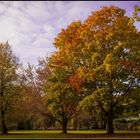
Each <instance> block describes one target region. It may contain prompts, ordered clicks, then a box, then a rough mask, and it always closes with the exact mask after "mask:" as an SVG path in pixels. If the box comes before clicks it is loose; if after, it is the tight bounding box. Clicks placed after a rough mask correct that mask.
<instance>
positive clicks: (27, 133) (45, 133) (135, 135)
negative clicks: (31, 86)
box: [0, 130, 140, 139]
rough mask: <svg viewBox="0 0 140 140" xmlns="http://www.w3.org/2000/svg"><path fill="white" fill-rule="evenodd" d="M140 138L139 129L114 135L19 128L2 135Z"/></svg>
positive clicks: (93, 131) (89, 131) (96, 131)
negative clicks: (63, 132)
mask: <svg viewBox="0 0 140 140" xmlns="http://www.w3.org/2000/svg"><path fill="white" fill-rule="evenodd" d="M98 137H99V138H112V137H113V138H119V137H123V138H124V137H125V138H140V132H138V131H115V134H113V135H107V134H106V131H105V130H101V131H100V130H78V131H73V130H70V131H68V133H67V134H62V131H61V130H17V131H9V133H8V134H7V135H0V139H3V138H98Z"/></svg>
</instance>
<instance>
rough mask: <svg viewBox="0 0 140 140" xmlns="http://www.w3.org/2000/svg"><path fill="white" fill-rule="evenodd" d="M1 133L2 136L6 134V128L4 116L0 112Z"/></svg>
mask: <svg viewBox="0 0 140 140" xmlns="http://www.w3.org/2000/svg"><path fill="white" fill-rule="evenodd" d="M1 131H2V134H7V133H8V132H7V128H6V123H5V115H4V112H3V111H1Z"/></svg>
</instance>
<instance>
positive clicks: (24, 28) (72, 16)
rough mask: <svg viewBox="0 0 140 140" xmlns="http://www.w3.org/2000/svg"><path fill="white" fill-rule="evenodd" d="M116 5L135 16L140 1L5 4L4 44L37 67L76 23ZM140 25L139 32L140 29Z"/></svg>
mask: <svg viewBox="0 0 140 140" xmlns="http://www.w3.org/2000/svg"><path fill="white" fill-rule="evenodd" d="M109 5H115V6H117V7H120V8H122V9H125V10H126V14H127V15H128V16H132V12H133V7H134V5H138V6H140V2H139V1H25V2H24V1H5V2H4V1H1V2H0V42H6V41H7V40H8V42H9V44H10V45H11V46H12V49H13V51H14V53H15V54H16V55H17V56H18V57H19V58H20V61H21V62H22V63H23V64H24V65H26V64H27V62H30V63H32V64H35V65H36V64H37V61H38V58H39V57H44V56H45V55H46V54H51V52H53V51H54V50H55V48H54V47H53V39H54V37H55V36H56V35H57V34H58V32H59V31H60V30H61V28H65V27H67V25H68V24H70V23H71V22H72V21H74V20H78V19H80V20H81V21H83V20H84V19H85V18H86V17H87V16H88V15H90V14H91V12H92V11H95V10H98V9H100V8H101V7H102V6H109ZM139 27H140V26H139V23H138V24H137V28H139Z"/></svg>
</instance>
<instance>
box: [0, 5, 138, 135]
mask: <svg viewBox="0 0 140 140" xmlns="http://www.w3.org/2000/svg"><path fill="white" fill-rule="evenodd" d="M138 12H139V7H137V6H135V11H134V18H131V17H128V16H126V15H125V10H123V9H120V8H118V7H115V6H110V7H103V8H102V9H100V10H98V11H95V12H92V14H91V15H90V16H89V17H87V18H86V19H85V20H84V21H83V22H82V21H79V20H77V21H74V22H72V23H71V24H70V25H68V27H67V28H66V29H62V30H61V31H60V32H59V33H58V35H57V36H56V37H55V39H54V47H55V48H56V51H55V52H54V53H53V54H52V55H51V56H50V57H47V58H42V59H39V61H38V65H37V66H36V67H35V66H34V65H32V64H28V67H26V68H24V67H23V66H22V64H20V62H19V59H18V58H17V57H16V56H15V55H14V53H13V52H12V50H11V47H10V45H9V44H8V42H6V43H1V44H0V127H1V132H2V134H7V133H8V129H10V130H14V129H18V130H19V129H22V130H23V129H27V130H28V129H30V130H31V129H48V128H50V129H51V128H52V129H59V128H60V127H61V129H62V132H63V133H67V129H68V128H70V129H94V128H95V129H106V131H107V134H113V133H114V126H113V125H115V123H116V122H119V123H121V122H125V123H127V122H129V123H130V122H132V120H129V118H130V117H135V118H136V119H135V124H136V123H138V127H139V125H140V118H139V114H140V104H139V102H140V32H139V31H138V30H137V29H136V27H135V25H134V22H135V20H137V21H139V16H138V14H137V13H138ZM136 120H137V121H136ZM131 129H132V127H131V128H130V130H131ZM137 129H138V128H137ZM139 129H140V127H139Z"/></svg>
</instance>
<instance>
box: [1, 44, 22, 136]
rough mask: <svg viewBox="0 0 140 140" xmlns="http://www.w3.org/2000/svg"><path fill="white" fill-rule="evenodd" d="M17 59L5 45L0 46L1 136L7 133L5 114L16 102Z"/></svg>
mask: <svg viewBox="0 0 140 140" xmlns="http://www.w3.org/2000/svg"><path fill="white" fill-rule="evenodd" d="M19 66H20V65H19V62H18V58H17V57H16V56H15V55H14V54H13V52H12V50H11V47H10V46H9V44H8V42H7V43H1V44H0V126H1V131H2V134H6V133H7V127H6V114H7V112H8V111H10V110H11V108H12V106H13V104H14V102H15V100H17V97H18V92H19V87H20V82H21V81H20V78H19V71H18V69H19Z"/></svg>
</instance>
